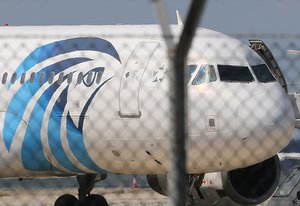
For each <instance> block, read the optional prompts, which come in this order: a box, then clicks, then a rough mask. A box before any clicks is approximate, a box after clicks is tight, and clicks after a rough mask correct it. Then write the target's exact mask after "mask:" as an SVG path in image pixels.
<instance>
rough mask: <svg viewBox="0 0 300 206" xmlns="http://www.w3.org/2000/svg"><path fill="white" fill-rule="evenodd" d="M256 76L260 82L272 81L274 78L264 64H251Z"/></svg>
mask: <svg viewBox="0 0 300 206" xmlns="http://www.w3.org/2000/svg"><path fill="white" fill-rule="evenodd" d="M251 68H252V70H253V72H254V74H255V76H256V78H257V80H258V81H260V82H274V81H276V79H275V78H274V76H273V75H272V73H271V72H270V70H269V68H268V67H267V65H265V64H258V65H254V66H251Z"/></svg>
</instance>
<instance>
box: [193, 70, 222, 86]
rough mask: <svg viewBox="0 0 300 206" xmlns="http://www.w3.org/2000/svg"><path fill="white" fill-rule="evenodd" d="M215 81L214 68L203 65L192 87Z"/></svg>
mask: <svg viewBox="0 0 300 206" xmlns="http://www.w3.org/2000/svg"><path fill="white" fill-rule="evenodd" d="M216 80H217V76H216V72H215V68H214V66H213V65H203V66H201V68H200V69H199V71H198V73H197V75H196V77H195V79H194V80H193V82H192V85H199V84H204V83H208V82H214V81H216Z"/></svg>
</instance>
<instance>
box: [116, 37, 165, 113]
mask: <svg viewBox="0 0 300 206" xmlns="http://www.w3.org/2000/svg"><path fill="white" fill-rule="evenodd" d="M158 45H159V43H158V42H141V43H139V44H137V45H136V47H135V48H134V50H133V52H132V53H131V55H130V57H129V58H128V61H127V63H126V65H125V66H124V68H123V73H122V78H121V83H120V92H119V116H120V117H122V118H139V117H141V115H142V111H140V105H139V90H140V85H141V81H142V79H143V74H144V72H145V70H146V69H147V65H148V63H149V61H150V59H151V57H152V55H153V53H154V51H155V50H156V49H157V47H158Z"/></svg>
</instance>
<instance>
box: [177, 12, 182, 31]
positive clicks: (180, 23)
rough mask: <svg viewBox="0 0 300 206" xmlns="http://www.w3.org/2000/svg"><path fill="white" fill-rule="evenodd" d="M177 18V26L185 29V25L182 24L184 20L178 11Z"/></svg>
mask: <svg viewBox="0 0 300 206" xmlns="http://www.w3.org/2000/svg"><path fill="white" fill-rule="evenodd" d="M176 16H177V24H178V26H179V28H180V29H183V23H182V18H181V15H180V13H179V11H178V10H176Z"/></svg>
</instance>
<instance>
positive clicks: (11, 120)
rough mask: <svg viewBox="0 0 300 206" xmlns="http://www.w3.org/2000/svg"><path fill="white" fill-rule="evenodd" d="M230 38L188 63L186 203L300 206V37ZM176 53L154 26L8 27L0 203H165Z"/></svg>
mask: <svg viewBox="0 0 300 206" xmlns="http://www.w3.org/2000/svg"><path fill="white" fill-rule="evenodd" d="M172 29H173V30H174V31H178V29H179V28H178V27H177V26H174V27H172ZM233 36H234V37H235V38H232V37H229V36H227V35H224V34H220V33H217V32H214V31H211V30H206V29H200V30H198V31H197V33H196V35H195V37H194V41H193V44H192V47H191V49H190V52H189V55H188V60H187V67H186V68H185V71H186V87H187V89H186V96H187V97H186V113H187V116H186V130H187V138H186V155H187V162H186V171H187V175H186V176H187V194H186V195H187V196H188V197H189V198H188V200H189V202H190V204H191V205H212V204H213V205H221V204H223V205H228V204H229V202H231V203H232V204H242V205H256V204H260V203H263V204H267V202H268V201H269V200H268V199H269V198H271V200H270V203H269V204H271V205H293V204H295V205H296V204H298V203H297V201H298V200H297V192H298V190H300V189H299V188H300V185H298V182H299V180H300V179H299V178H298V176H299V174H298V172H297V171H298V170H295V168H297V165H298V162H297V159H298V156H297V154H298V153H299V152H298V150H299V148H297V135H295V136H294V139H293V141H292V142H291V144H290V145H289V146H288V147H287V148H286V149H285V150H283V149H284V148H285V147H286V145H288V144H289V142H290V140H291V138H292V136H293V132H294V128H295V115H294V113H295V110H297V107H296V103H297V101H298V96H297V94H295V95H294V96H290V97H289V96H288V93H294V92H297V91H299V89H300V88H299V86H300V82H299V81H298V79H299V68H300V55H298V52H297V50H299V49H300V48H299V44H298V41H299V36H297V35H288V34H286V35H269V34H268V35H254V34H249V35H245V34H243V35H241V34H239V35H233ZM237 39H240V40H242V41H243V42H244V43H242V41H240V40H237ZM248 39H256V40H252V41H251V47H250V43H248V42H247V41H248ZM257 39H262V40H264V42H265V43H266V44H264V42H261V41H258V40H257ZM266 45H267V46H266ZM268 48H269V49H268ZM288 50H289V52H288ZM167 56H168V55H167V48H166V46H165V42H164V41H163V39H162V38H161V32H160V29H159V27H158V26H145V25H144V26H126V25H118V26H78V27H19V28H14V27H6V28H2V29H1V31H0V68H1V70H0V81H1V82H0V90H1V101H0V108H1V113H0V114H1V116H0V121H1V123H0V132H1V138H0V157H1V161H0V176H1V177H3V178H4V179H1V180H0V205H54V203H55V205H106V204H105V202H106V201H107V202H108V205H167V202H168V197H167V196H164V195H167V194H168V193H169V194H170V193H172V191H168V189H167V185H168V176H167V174H168V171H169V161H170V159H171V158H172V157H170V152H169V147H170V138H171V136H172V135H174V123H173V122H174V121H173V113H174V111H172V109H171V108H173V106H172V104H173V102H172V101H171V99H170V94H171V93H172V90H173V88H172V87H170V85H171V83H170V82H171V81H172V79H171V78H170V75H169V74H170V69H169V64H168V57H167ZM274 59H275V60H276V61H274ZM286 88H287V89H288V90H286ZM287 91H288V92H287ZM291 99H293V100H294V101H291ZM296 112H297V111H296ZM295 134H297V133H295ZM282 150H283V152H281V153H280V154H279V158H278V155H277V154H278V153H279V152H280V151H282ZM290 154H293V155H292V156H289V155H290ZM292 159H293V160H292ZM293 174H294V175H293ZM54 177H55V178H54ZM286 178H289V179H290V180H292V181H287V179H286ZM278 188H279V189H278ZM64 194H68V195H64ZM90 194H101V195H103V196H104V197H105V199H106V201H105V200H104V199H103V197H102V196H97V195H90ZM61 195H63V196H61ZM273 195H274V197H273ZM59 196H61V197H60V198H59V199H57V198H58V197H59ZM78 198H79V200H80V202H79V201H78V200H77V199H78Z"/></svg>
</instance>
